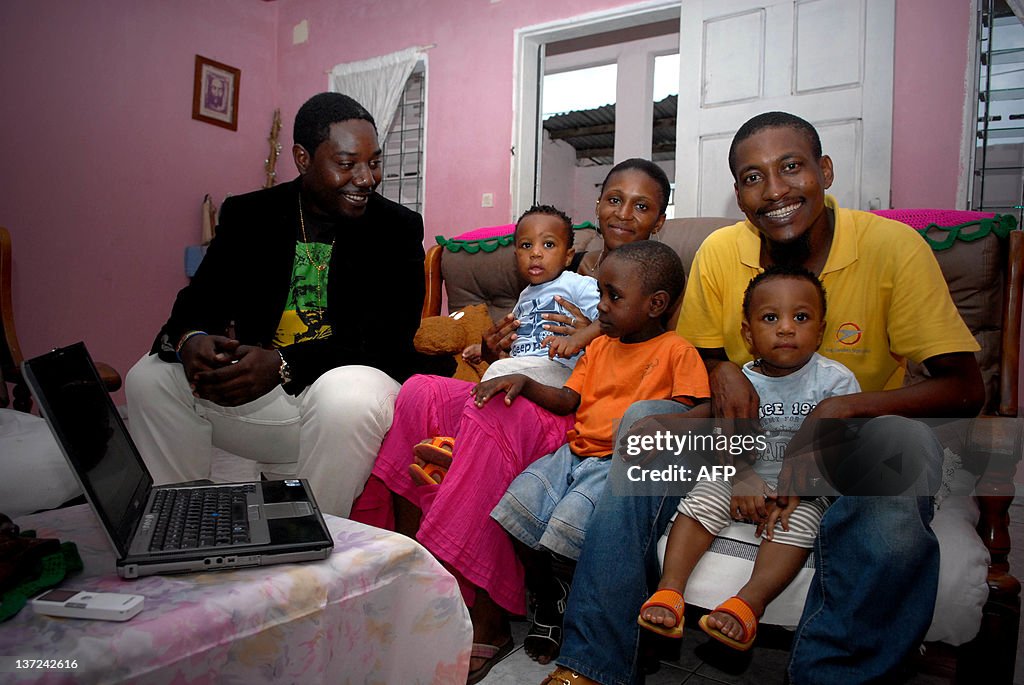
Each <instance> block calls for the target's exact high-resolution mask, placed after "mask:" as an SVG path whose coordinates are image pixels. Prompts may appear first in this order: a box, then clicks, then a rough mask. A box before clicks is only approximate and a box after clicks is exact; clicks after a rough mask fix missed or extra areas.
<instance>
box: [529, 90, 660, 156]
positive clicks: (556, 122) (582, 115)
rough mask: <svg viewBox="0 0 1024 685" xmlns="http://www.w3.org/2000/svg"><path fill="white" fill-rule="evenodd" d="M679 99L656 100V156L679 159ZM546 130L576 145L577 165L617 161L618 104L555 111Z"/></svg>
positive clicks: (653, 149) (654, 137)
mask: <svg viewBox="0 0 1024 685" xmlns="http://www.w3.org/2000/svg"><path fill="white" fill-rule="evenodd" d="M678 99H679V98H678V96H677V95H669V96H668V97H666V98H665V99H664V100H660V101H658V102H655V103H654V121H655V127H654V133H653V135H652V141H651V142H652V147H651V149H652V155H651V157H652V159H655V160H664V159H674V158H675V149H676V126H675V118H676V110H677V105H678ZM659 122H661V124H662V125H661V126H659V125H658V123H659ZM544 130H545V131H547V132H548V135H549V136H551V138H552V139H556V140H562V141H564V142H566V143H568V144H569V145H572V146H573V148H575V150H576V163H577V165H581V164H587V163H588V162H589V163H596V164H611V163H612V161H613V150H614V148H615V105H602V106H601V107H597V108H595V109H585V110H578V111H573V112H566V113H564V114H555V115H553V116H550V117H548V118H547V119H545V120H544ZM570 132H571V133H572V134H570Z"/></svg>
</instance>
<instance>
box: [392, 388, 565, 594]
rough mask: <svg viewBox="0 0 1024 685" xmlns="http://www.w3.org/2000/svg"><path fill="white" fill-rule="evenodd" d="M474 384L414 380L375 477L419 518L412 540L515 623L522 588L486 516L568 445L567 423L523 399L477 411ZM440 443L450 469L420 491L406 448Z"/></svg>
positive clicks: (499, 531) (511, 557) (502, 538)
mask: <svg viewBox="0 0 1024 685" xmlns="http://www.w3.org/2000/svg"><path fill="white" fill-rule="evenodd" d="M473 386H474V384H473V383H470V382H467V381H460V380H456V379H453V378H444V377H441V376H413V377H412V378H410V379H409V380H408V381H406V382H405V384H404V385H403V386H402V390H401V392H399V394H398V399H397V401H396V403H395V418H394V423H393V424H392V426H391V430H390V431H388V434H387V436H386V437H385V438H384V444H383V445H381V449H380V453H379V454H378V456H377V462H376V464H375V465H374V468H373V475H374V476H376V477H377V478H379V479H380V480H381V481H383V482H384V484H385V485H386V486H387V488H388V489H389V490H391V491H392V492H394V493H396V494H398V495H401V496H402V497H404V498H405V499H407V500H409V501H410V502H412V503H413V504H415V505H416V506H418V507H419V508H420V509H421V510H422V511H423V518H422V521H421V523H420V529H419V533H418V534H417V535H416V538H417V539H418V540H419V541H420V543H421V544H423V546H424V547H426V548H427V549H429V550H430V551H431V552H432V553H433V554H434V556H436V557H437V558H438V559H440V560H441V561H442V562H444V563H446V564H448V565H449V566H450V567H451V568H452V569H454V570H455V571H457V572H458V574H459V575H461V576H462V579H461V580H464V581H468V582H469V583H471V584H472V585H473V586H475V587H466V585H465V583H463V595H464V596H465V597H466V600H467V604H470V605H472V603H473V598H474V595H475V588H482V589H483V590H485V591H487V594H489V595H490V597H491V599H493V600H494V601H495V602H496V603H497V604H498V605H499V606H501V607H503V608H504V609H505V610H506V611H509V612H510V613H513V614H524V613H526V585H525V577H524V572H523V567H522V564H521V563H520V561H519V558H518V557H517V556H516V553H515V550H514V548H513V546H512V538H510V537H509V535H508V534H507V533H506V532H505V530H504V529H503V528H502V527H501V526H499V525H498V524H497V523H496V522H495V521H494V520H493V519H492V518H491V516H490V514H491V510H492V509H494V506H495V505H496V504H497V503H498V500H500V499H501V496H502V495H504V494H505V490H506V489H508V486H509V484H510V483H511V482H512V480H513V479H514V478H515V477H516V476H518V475H519V474H520V473H521V472H522V471H523V469H525V468H526V467H527V466H529V465H530V464H532V463H533V462H534V461H536V460H537V459H539V458H540V457H543V456H544V455H545V454H550V453H551V452H554V451H555V450H556V449H558V447H559V446H561V445H562V444H564V443H565V440H566V432H567V431H568V430H569V429H570V428H572V426H573V417H572V416H571V415H570V416H555V415H554V414H552V413H550V412H548V411H546V410H544V409H541V408H540V407H538V406H537V405H535V404H534V403H532V402H530V401H529V400H527V399H525V398H522V397H520V398H517V399H516V400H515V401H514V402H513V403H512V405H511V406H506V405H505V402H504V396H503V395H499V396H497V397H495V398H494V399H492V400H491V401H490V402H488V403H487V404H486V405H484V406H483V408H480V409H478V408H477V406H476V405H475V404H474V403H473V399H472V397H471V396H470V394H469V391H470V390H471V389H472V388H473ZM437 435H449V436H452V437H454V438H455V451H454V454H453V457H452V465H451V468H450V469H449V470H448V474H447V475H446V476H445V478H444V481H443V482H442V483H441V484H440V485H436V486H433V485H423V486H417V485H415V484H414V483H413V481H412V478H411V477H410V476H409V465H410V464H411V463H412V462H413V454H412V448H413V446H414V445H416V444H417V443H418V442H420V441H422V440H425V439H427V438H431V437H434V436H437Z"/></svg>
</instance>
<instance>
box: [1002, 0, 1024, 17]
mask: <svg viewBox="0 0 1024 685" xmlns="http://www.w3.org/2000/svg"><path fill="white" fill-rule="evenodd" d="M1006 4H1007V5H1009V6H1010V9H1011V10H1013V13H1014V14H1016V15H1017V19H1019V20H1020V21H1022V22H1024V0H1006Z"/></svg>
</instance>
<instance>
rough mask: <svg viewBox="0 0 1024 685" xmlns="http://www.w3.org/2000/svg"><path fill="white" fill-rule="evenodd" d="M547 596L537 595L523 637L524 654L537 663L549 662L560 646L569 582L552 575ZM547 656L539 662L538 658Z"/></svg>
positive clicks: (555, 655)
mask: <svg viewBox="0 0 1024 685" xmlns="http://www.w3.org/2000/svg"><path fill="white" fill-rule="evenodd" d="M551 580H552V584H551V585H550V589H551V590H552V592H551V595H550V596H549V597H537V596H535V599H536V607H535V609H534V612H533V623H531V624H530V630H529V631H528V632H527V633H526V637H525V638H524V639H523V649H524V651H525V652H526V654H527V655H528V656H529V657H530V658H531V659H533V660H534V661H537V662H538V663H551V661H553V660H554V659H555V657H557V656H558V652H559V650H561V648H562V619H563V617H564V616H565V606H566V603H567V602H568V600H569V584H568V583H566V582H565V581H564V580H562V579H561V578H556V577H552V579H551ZM542 658H547V661H545V662H541V661H540V659H542Z"/></svg>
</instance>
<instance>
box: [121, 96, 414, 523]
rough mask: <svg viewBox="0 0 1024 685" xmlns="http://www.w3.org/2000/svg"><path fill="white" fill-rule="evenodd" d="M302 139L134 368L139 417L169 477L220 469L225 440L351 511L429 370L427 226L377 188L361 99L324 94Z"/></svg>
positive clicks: (306, 108)
mask: <svg viewBox="0 0 1024 685" xmlns="http://www.w3.org/2000/svg"><path fill="white" fill-rule="evenodd" d="M294 141H295V144H294V146H293V147H292V154H293V157H294V159H295V165H296V167H297V168H298V170H299V176H298V178H297V179H295V180H294V181H292V182H290V183H285V184H282V185H280V186H277V187H274V188H271V189H268V190H260V191H256V192H254V193H249V194H247V195H242V196H239V197H235V198H229V199H228V200H226V201H225V202H224V205H223V208H222V211H221V215H220V221H219V225H218V229H217V234H216V237H215V238H214V240H213V242H211V243H210V247H209V250H208V251H207V254H206V257H205V258H204V259H203V262H202V264H201V265H200V267H199V270H198V271H197V272H196V275H195V277H194V278H193V279H192V281H191V283H190V284H189V285H188V286H186V287H185V288H184V289H182V290H181V292H179V293H178V296H177V299H176V300H175V302H174V307H173V308H172V310H171V316H170V318H169V319H168V321H167V323H166V324H164V327H163V329H161V331H160V333H159V335H158V336H157V339H156V341H155V342H154V344H153V348H152V350H151V351H150V354H149V355H147V356H145V357H143V358H142V359H141V360H140V361H139V362H138V363H137V364H136V365H135V367H133V368H132V370H131V371H130V372H129V374H128V377H127V380H126V393H127V397H128V414H129V427H130V429H131V432H132V436H133V438H134V439H135V441H136V443H137V444H138V446H139V450H140V451H141V452H142V456H143V459H145V461H146V464H147V465H148V466H149V468H150V470H151V471H152V472H153V477H154V479H155V480H156V482H157V483H158V484H159V483H165V482H178V481H187V480H195V479H199V478H207V477H209V475H210V464H211V457H212V451H213V447H214V446H217V447H219V448H222V449H225V450H228V451H230V452H234V453H236V454H238V455H240V456H243V457H246V458H248V459H251V460H253V461H255V462H257V464H258V468H259V469H260V470H261V471H262V472H263V473H264V474H266V475H267V476H268V477H289V476H296V475H297V476H299V477H303V478H308V479H309V481H310V484H311V485H312V488H313V491H314V493H315V494H316V498H317V501H318V502H319V504H320V506H321V507H322V509H323V510H324V511H325V512H327V513H331V514H336V515H339V516H347V515H348V513H349V511H350V509H351V506H352V501H353V500H354V499H355V498H356V496H357V495H358V494H359V492H360V491H361V490H362V488H363V484H364V483H365V481H366V479H367V477H368V476H369V474H370V469H371V468H372V466H373V460H374V457H375V456H376V454H377V450H378V449H379V447H380V443H381V441H382V440H383V437H384V434H385V432H386V431H387V430H388V428H389V427H390V425H391V417H392V411H393V407H394V398H395V396H396V395H397V393H398V389H399V383H400V382H402V381H404V380H405V379H406V378H407V377H408V376H409V375H410V374H411V373H413V371H414V366H415V364H416V359H417V355H416V353H415V351H414V349H413V343H412V338H413V335H414V333H415V332H416V329H417V327H418V325H419V318H420V309H421V306H422V302H423V295H424V284H423V221H422V218H421V217H420V215H419V214H416V213H415V212H413V211H411V210H408V209H406V208H404V207H402V206H400V205H398V204H396V203H394V202H391V201H390V200H387V199H385V198H383V197H381V196H380V195H378V194H376V193H375V192H374V189H375V188H376V187H377V185H378V184H379V183H380V181H381V172H382V169H381V166H382V162H381V149H380V145H379V143H378V139H377V129H376V125H375V123H374V121H373V117H372V116H371V115H370V113H369V112H367V111H366V110H365V109H364V108H363V107H362V106H361V105H360V104H359V103H357V102H356V101H355V100H353V99H352V98H349V97H347V96H345V95H341V94H338V93H321V94H319V95H316V96H314V97H313V98H311V99H310V100H309V101H307V102H306V103H305V104H304V105H303V106H302V107H301V108H300V109H299V112H298V114H297V115H296V118H295V132H294Z"/></svg>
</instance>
